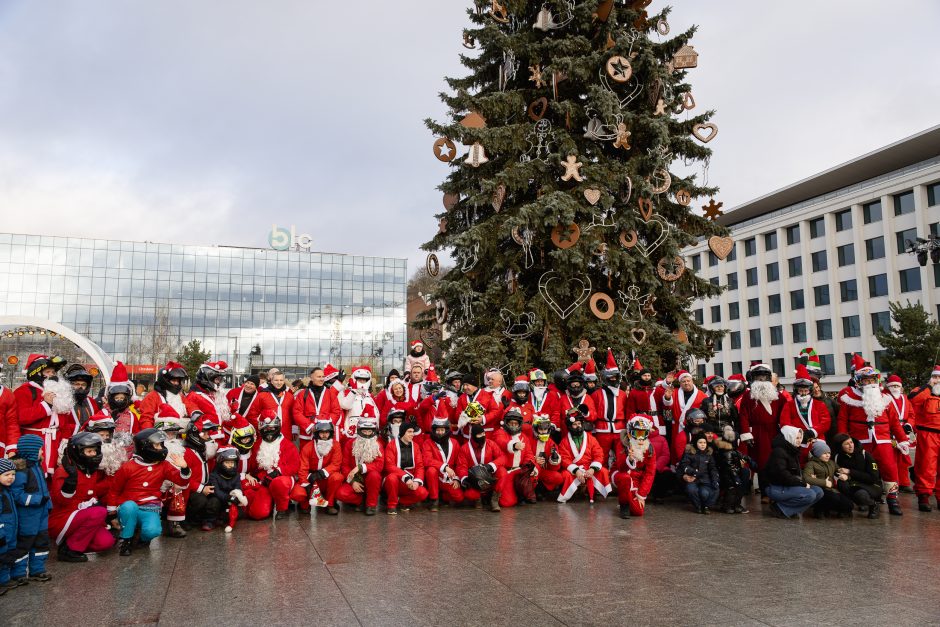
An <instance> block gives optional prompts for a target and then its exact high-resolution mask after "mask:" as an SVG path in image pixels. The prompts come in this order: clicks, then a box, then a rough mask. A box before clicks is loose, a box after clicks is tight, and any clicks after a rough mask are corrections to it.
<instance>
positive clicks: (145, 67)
mask: <svg viewBox="0 0 940 627" xmlns="http://www.w3.org/2000/svg"><path fill="white" fill-rule="evenodd" d="M468 4H469V0H399V1H394V2H393V1H389V0H382V1H379V0H365V1H360V2H324V1H320V0H278V1H276V2H275V1H270V0H268V1H264V0H253V1H247V0H202V1H199V2H193V1H192V0H186V1H183V0H160V1H158V2H155V1H153V0H146V1H145V0H112V1H107V2H105V1H101V0H72V1H64V0H63V1H52V0H50V1H48V2H36V1H35V0H2V1H0V230H5V231H14V232H21V233H48V234H57V235H71V234H78V235H87V236H95V237H114V238H123V239H135V240H142V239H146V240H151V241H165V242H179V243H195V244H213V243H218V244H235V245H242V246H260V247H263V246H266V245H267V232H268V231H269V230H270V228H271V224H272V222H277V223H279V224H282V225H284V224H296V225H297V229H298V231H299V232H306V233H310V234H311V235H312V236H313V240H314V244H313V245H314V248H315V249H317V250H326V251H331V252H344V253H352V254H377V255H388V256H394V257H407V258H409V260H410V262H411V264H410V268H411V269H414V267H415V265H416V264H421V263H423V259H424V254H423V253H421V252H420V251H419V250H418V246H419V244H420V243H421V242H423V241H425V240H426V239H427V238H429V237H430V236H431V235H433V233H435V232H436V230H437V223H436V221H435V220H434V218H433V214H434V213H436V212H437V211H439V209H440V207H441V195H440V193H439V192H438V191H436V190H435V187H436V185H438V184H439V183H440V181H441V180H442V179H443V178H444V177H445V176H446V173H447V165H446V164H442V163H440V162H438V161H437V160H436V159H435V158H434V156H433V154H432V150H431V144H432V142H433V139H434V138H433V137H432V136H431V135H430V134H429V133H428V131H427V130H426V129H425V128H424V126H423V124H422V120H423V119H424V118H425V117H429V116H430V117H442V116H443V114H444V107H443V105H442V104H441V103H440V102H439V100H438V98H437V94H438V92H439V91H441V90H442V89H443V88H444V84H443V81H442V77H444V76H446V75H459V74H462V72H463V70H462V68H461V67H460V65H459V63H458V55H459V54H460V53H461V52H464V51H465V50H464V48H463V47H462V46H461V29H462V28H463V27H464V25H466V23H467V19H466V15H465V7H466V6H468ZM673 4H674V6H675V10H674V12H673V17H672V19H671V25H672V28H673V30H674V32H678V31H679V30H680V29H682V28H684V27H686V26H688V25H690V24H698V25H699V27H700V31H699V34H698V35H697V37H696V39H695V40H694V41H693V44H694V45H695V47H696V50H698V51H699V53H700V57H699V67H698V68H697V69H695V70H692V71H691V82H692V85H693V93H694V95H695V99H696V101H697V102H698V105H699V107H708V108H716V109H717V110H718V114H717V116H716V118H715V120H714V121H715V122H716V123H717V124H718V126H719V134H718V137H717V138H716V139H715V140H714V141H713V142H712V143H711V144H710V146H712V147H713V148H714V149H715V155H714V157H713V159H712V163H711V166H710V169H709V173H708V180H709V182H710V183H712V184H716V185H719V186H720V187H721V188H722V194H721V197H720V200H722V201H724V203H725V206H726V208H727V207H733V206H734V205H736V204H738V203H741V202H744V201H746V200H749V199H751V198H754V197H757V196H760V195H763V194H765V193H767V192H769V191H772V190H774V189H777V188H779V187H782V186H784V185H787V184H789V183H792V182H794V181H796V180H798V179H801V178H803V177H806V176H809V175H811V174H813V173H815V172H818V171H820V170H822V169H825V168H828V167H831V166H833V165H836V164H837V163H840V162H842V161H846V160H848V159H851V158H853V157H855V156H858V155H860V154H863V153H865V152H867V151H869V150H872V149H875V148H878V147H880V146H883V145H885V144H888V143H891V142H893V141H896V140H898V139H901V138H903V137H905V136H907V135H910V134H912V133H916V132H918V131H921V130H923V129H926V128H928V127H931V126H933V125H935V124H938V123H940V115H938V107H937V103H938V102H940V71H938V67H937V62H938V59H940V56H938V52H937V44H936V42H937V27H938V25H940V2H936V1H935V0H904V1H898V2H894V3H890V7H889V6H888V4H887V3H885V2H884V0H878V1H875V0H826V1H824V2H813V3H791V2H786V3H777V2H774V3H771V2H755V1H754V0H707V1H706V0H697V1H686V2H682V1H678V2H674V3H673ZM661 6H663V2H661V1H660V0H656V1H655V2H654V3H653V5H652V9H658V8H660V7H661Z"/></svg>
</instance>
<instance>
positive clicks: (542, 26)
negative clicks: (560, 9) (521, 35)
mask: <svg viewBox="0 0 940 627" xmlns="http://www.w3.org/2000/svg"><path fill="white" fill-rule="evenodd" d="M565 5H566V6H567V9H568V15H567V17H566V18H565V19H564V20H562V21H561V22H556V21H555V16H554V15H552V12H551V11H550V10H549V9H548V6H547V5H544V4H543V5H542V8H541V10H540V11H539V14H538V15H537V16H535V23H534V24H532V28H533V29H535V30H540V31H542V32H545V33H547V32H548V31H550V30H558V29H559V28H564V27H565V26H567V25H568V24H570V23H571V20H573V19H574V2H573V0H567V1H566V2H565Z"/></svg>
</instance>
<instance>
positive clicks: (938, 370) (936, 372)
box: [930, 365, 940, 377]
mask: <svg viewBox="0 0 940 627" xmlns="http://www.w3.org/2000/svg"><path fill="white" fill-rule="evenodd" d="M930 376H931V377H938V376H940V365H938V366H934V367H933V372H931V373H930Z"/></svg>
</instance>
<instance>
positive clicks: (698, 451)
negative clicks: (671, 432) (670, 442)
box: [676, 431, 719, 514]
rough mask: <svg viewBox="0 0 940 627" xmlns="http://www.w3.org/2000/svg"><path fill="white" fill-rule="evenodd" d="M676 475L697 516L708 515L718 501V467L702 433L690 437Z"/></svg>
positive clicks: (707, 441) (677, 466) (706, 437)
mask: <svg viewBox="0 0 940 627" xmlns="http://www.w3.org/2000/svg"><path fill="white" fill-rule="evenodd" d="M676 474H677V475H679V477H680V478H681V479H682V481H683V482H684V485H685V494H686V496H687V497H688V498H689V502H690V503H692V506H693V507H694V508H695V510H696V511H697V512H698V513H699V514H708V513H709V509H708V508H709V507H713V506H714V505H715V502H716V501H717V500H718V488H719V481H718V466H717V465H716V464H715V458H714V456H713V455H712V447H711V445H710V443H709V439H708V436H707V435H706V434H705V432H704V431H701V432H698V433H696V434H695V435H693V436H692V439H691V440H690V441H689V444H688V445H686V449H685V453H684V454H683V455H682V458H681V459H680V460H679V463H678V464H677V465H676Z"/></svg>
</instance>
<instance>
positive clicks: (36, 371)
mask: <svg viewBox="0 0 940 627" xmlns="http://www.w3.org/2000/svg"><path fill="white" fill-rule="evenodd" d="M65 364H66V361H65V360H64V359H62V358H61V357H47V356H46V355H40V354H35V353H34V354H32V355H30V356H29V358H28V359H27V360H26V381H25V382H24V383H23V384H22V385H20V386H19V387H17V388H16V389H15V390H14V391H13V397H14V398H15V399H16V413H17V418H18V419H19V423H20V424H19V427H20V432H21V433H23V434H27V433H32V434H33V435H36V436H39V437H40V438H42V440H43V462H42V463H43V468H44V470H45V471H46V474H48V475H50V476H51V475H52V473H53V472H54V471H55V465H56V461H57V460H58V452H59V443H60V442H61V441H62V439H63V434H62V430H61V429H60V424H59V414H60V413H67V412H70V411H71V410H72V406H73V400H72V390H71V386H70V385H69V384H68V382H66V381H62V382H59V381H58V375H57V374H56V373H57V372H58V371H59V369H60V368H62V367H63V366H65ZM8 446H9V444H8Z"/></svg>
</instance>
